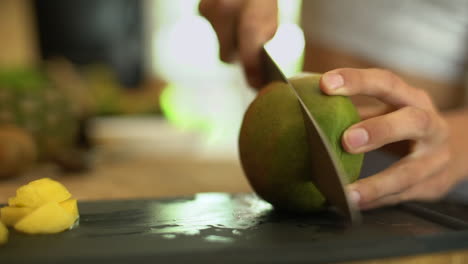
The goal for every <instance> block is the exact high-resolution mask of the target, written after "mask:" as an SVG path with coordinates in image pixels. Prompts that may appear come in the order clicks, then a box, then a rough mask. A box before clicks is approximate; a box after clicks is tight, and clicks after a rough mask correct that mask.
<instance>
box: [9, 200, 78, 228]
mask: <svg viewBox="0 0 468 264" xmlns="http://www.w3.org/2000/svg"><path fill="white" fill-rule="evenodd" d="M75 220H76V219H75V218H74V217H73V216H72V215H71V214H70V213H69V212H68V211H67V210H66V209H65V208H63V207H62V206H61V205H60V204H59V203H57V202H50V203H46V204H44V205H43V206H41V207H39V208H37V209H36V210H34V211H33V212H32V213H30V214H28V215H27V216H25V217H24V218H23V219H21V220H20V221H19V222H18V223H16V225H15V229H16V230H18V231H20V232H23V233H27V234H32V235H34V234H54V233H59V232H62V231H65V230H66V229H69V228H70V227H71V226H72V225H73V224H74V223H75Z"/></svg>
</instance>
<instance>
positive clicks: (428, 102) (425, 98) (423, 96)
mask: <svg viewBox="0 0 468 264" xmlns="http://www.w3.org/2000/svg"><path fill="white" fill-rule="evenodd" d="M414 89H415V94H416V97H417V98H418V100H419V101H420V102H421V105H422V106H424V107H429V108H432V98H431V96H430V95H429V94H428V93H427V92H426V91H425V90H423V89H420V88H414Z"/></svg>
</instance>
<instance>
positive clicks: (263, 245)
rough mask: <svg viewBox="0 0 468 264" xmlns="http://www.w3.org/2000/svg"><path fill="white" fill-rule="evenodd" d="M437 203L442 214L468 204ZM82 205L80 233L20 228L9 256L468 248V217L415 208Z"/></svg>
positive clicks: (287, 254) (275, 258) (217, 258)
mask: <svg viewBox="0 0 468 264" xmlns="http://www.w3.org/2000/svg"><path fill="white" fill-rule="evenodd" d="M416 206H418V205H416ZM431 206H432V207H431ZM431 206H429V207H428V208H433V209H434V208H435V209H434V210H436V211H437V210H438V211H439V214H440V215H442V216H445V215H446V213H447V212H449V213H454V212H455V214H456V212H466V209H467V207H466V206H464V205H456V204H451V205H450V210H448V211H444V208H447V206H446V205H444V204H443V203H439V204H434V205H431ZM79 208H80V213H81V218H80V224H79V226H78V227H76V228H74V229H72V230H70V231H66V232H64V233H61V234H57V235H48V236H28V235H23V234H19V233H16V232H12V234H11V236H10V241H9V243H8V244H6V245H5V246H4V247H1V248H0V263H2V264H3V263H71V264H73V263H130V262H131V263H167V262H171V263H188V262H204V263H206V262H217V263H238V262H243V263H283V262H285V263H286V262H287V263H300V262H307V263H331V262H338V261H350V260H363V259H371V258H382V257H391V256H403V255H412V254H421V253H429V252H440V251H445V250H454V249H461V248H468V231H464V228H463V227H464V226H463V223H464V220H467V219H463V217H461V218H460V219H458V218H457V219H456V220H457V221H459V222H457V221H455V225H454V226H453V225H450V223H449V224H446V223H445V222H444V221H438V220H437V218H436V219H435V220H434V219H432V218H431V217H428V214H427V212H426V211H424V210H423V214H421V213H420V212H419V211H421V210H419V211H418V210H415V211H413V209H414V208H412V207H409V209H408V208H405V207H394V208H386V209H379V210H375V211H371V212H367V213H365V214H364V223H363V224H362V225H361V226H359V227H353V228H351V227H347V226H345V225H343V224H342V222H341V221H340V219H339V218H337V217H336V216H335V215H333V214H332V213H327V212H324V213H319V214H314V215H308V216H298V215H287V214H280V213H278V212H275V210H273V209H272V208H271V206H270V205H269V204H268V203H266V202H264V201H262V200H261V199H259V198H257V197H256V196H255V195H253V194H235V195H232V194H226V193H200V194H197V195H194V196H192V197H183V198H173V199H161V200H122V201H95V202H82V203H80V204H79ZM428 210H429V211H431V210H432V209H428ZM418 212H419V213H418ZM431 212H432V211H431ZM465 214H466V213H465ZM430 215H431V214H429V216H430ZM440 215H439V216H440ZM449 218H454V217H453V215H452V216H449ZM455 218H456V216H455ZM449 220H450V219H449ZM457 223H462V224H461V225H458V226H457ZM457 227H458V228H457ZM455 229H461V230H455Z"/></svg>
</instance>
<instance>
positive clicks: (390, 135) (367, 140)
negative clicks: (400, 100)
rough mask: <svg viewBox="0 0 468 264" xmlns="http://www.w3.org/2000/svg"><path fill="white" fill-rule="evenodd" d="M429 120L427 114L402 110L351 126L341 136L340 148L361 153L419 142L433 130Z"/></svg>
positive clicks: (414, 110) (420, 110)
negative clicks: (390, 145) (393, 145)
mask: <svg viewBox="0 0 468 264" xmlns="http://www.w3.org/2000/svg"><path fill="white" fill-rule="evenodd" d="M432 119H433V117H432V113H429V112H428V111H425V110H422V109H420V108H417V107H409V106H408V107H404V108H401V109H399V110H397V111H394V112H391V113H389V114H386V115H382V116H377V117H373V118H370V119H367V120H364V121H362V122H359V123H357V124H355V125H353V126H351V127H350V128H348V129H347V130H346V131H345V132H344V134H343V137H342V145H343V148H344V149H345V150H346V151H348V152H350V153H362V152H367V151H370V150H374V149H377V148H379V147H381V146H383V145H386V144H389V143H392V142H397V141H401V140H409V139H413V140H417V139H422V138H424V137H426V136H428V135H431V134H432V133H433V131H434V130H435V129H434V128H433V127H434V125H432V123H433V121H432Z"/></svg>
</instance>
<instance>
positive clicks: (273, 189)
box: [239, 73, 364, 213]
mask: <svg viewBox="0 0 468 264" xmlns="http://www.w3.org/2000/svg"><path fill="white" fill-rule="evenodd" d="M320 77H321V75H319V74H308V73H304V74H301V75H299V76H297V77H294V78H291V80H290V81H291V82H292V84H293V85H294V86H295V87H296V88H297V89H298V91H299V93H300V95H301V97H302V98H303V100H304V103H305V104H306V106H307V108H308V109H309V110H310V112H311V113H312V115H313V116H314V117H315V119H316V121H317V122H318V124H319V126H320V127H321V129H322V131H323V132H324V134H325V135H326V136H327V138H328V140H329V144H330V146H331V148H332V150H333V152H334V153H335V155H336V158H337V161H338V164H339V166H341V168H342V171H343V172H344V173H345V175H346V177H347V179H348V181H349V182H353V181H355V180H357V179H358V178H359V174H360V171H361V166H362V161H363V158H364V155H363V154H350V153H348V152H346V151H345V150H344V149H343V148H342V145H341V137H342V135H343V132H344V131H345V130H346V129H347V128H348V127H350V126H351V125H353V124H355V123H357V122H359V121H360V118H359V114H358V112H357V109H356V108H355V106H354V105H353V103H352V102H351V100H350V99H349V98H347V97H343V96H329V95H325V94H324V93H322V92H321V90H320V88H319V82H320ZM310 151H311V148H310V147H309V146H308V143H307V134H306V129H305V126H304V121H303V119H302V112H301V109H300V105H299V103H298V101H297V99H296V97H295V95H294V93H293V91H291V89H290V88H289V87H288V86H287V85H286V84H283V83H280V82H275V83H271V84H269V85H267V86H266V87H265V88H263V89H262V90H261V91H260V93H259V94H258V95H257V97H256V99H255V100H254V101H253V102H252V103H251V105H250V106H249V108H248V110H247V112H246V113H245V116H244V120H243V123H242V127H241V131H240V136H239V155H240V160H241V163H242V167H243V170H244V173H245V175H246V177H247V178H248V180H249V182H250V184H251V186H252V188H253V189H254V190H255V192H256V193H257V194H258V195H259V196H260V197H262V198H263V199H264V200H266V201H268V202H270V203H271V204H272V205H273V206H274V207H275V208H276V209H279V210H284V211H292V212H298V213H307V212H314V211H318V210H322V209H323V208H324V206H325V202H326V201H325V198H324V197H323V196H322V194H321V193H320V192H319V191H318V190H317V188H316V187H315V186H314V184H313V183H312V180H311V179H312V177H311V176H310V175H311V173H312V168H311V162H310V159H311V158H310Z"/></svg>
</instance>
